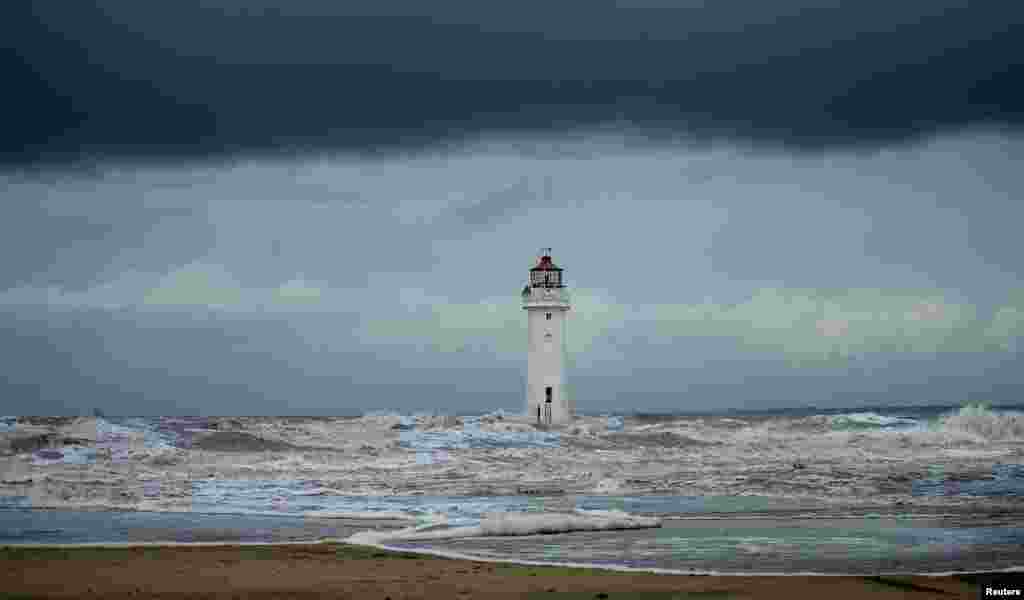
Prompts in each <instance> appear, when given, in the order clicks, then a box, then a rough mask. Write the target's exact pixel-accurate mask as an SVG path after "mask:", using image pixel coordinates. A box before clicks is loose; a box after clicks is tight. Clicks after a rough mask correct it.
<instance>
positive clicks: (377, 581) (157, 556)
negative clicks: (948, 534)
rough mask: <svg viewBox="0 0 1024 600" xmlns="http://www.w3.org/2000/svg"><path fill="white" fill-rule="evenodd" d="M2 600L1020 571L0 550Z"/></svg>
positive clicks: (745, 592)
mask: <svg viewBox="0 0 1024 600" xmlns="http://www.w3.org/2000/svg"><path fill="white" fill-rule="evenodd" d="M0 558H2V560H0V562H2V563H3V565H4V568H3V570H2V571H0V589H2V590H4V592H3V597H4V598H111V599H119V598H164V599H174V598H352V599H357V598H358V599H362V598H368V599H369V598H377V599H381V600H385V599H387V598H391V599H392V600H415V599H423V600H441V599H444V600H450V599H459V600H468V599H471V598H508V599H512V598H516V599H519V598H574V599H583V598H587V599H591V598H595V599H604V598H608V599H610V600H614V599H617V598H622V599H625V598H641V599H649V600H654V599H660V600H668V599H672V598H693V597H699V598H793V599H798V598H800V599H802V598H807V599H810V598H821V597H829V598H833V599H836V600H840V599H854V598H864V597H868V596H870V597H872V598H965V599H966V598H976V597H978V589H979V586H981V585H984V584H986V582H992V581H998V582H1000V584H1002V585H1016V586H1017V587H1018V588H1019V587H1020V586H1022V585H1024V575H1022V574H1019V573H1018V574H1005V573H1003V574H992V575H985V574H980V575H956V576H944V577H925V576H900V577H885V576H883V577H812V576H790V577H742V576H739V577H715V576H686V575H657V574H639V573H621V572H613V571H599V570H589V569H573V568H565V567H535V566H524V565H508V564H500V563H488V562H481V561H466V560H452V559H444V558H437V557H431V556H423V555H417V554H412V553H396V552H385V551H381V550H377V549H372V548H365V547H359V546H348V545H339V544H329V543H325V544H309V545H286V546H271V545H241V546H198V547H197V546H191V547H190V546H149V547H132V548H92V547H79V548H24V547H22V548H15V547H3V548H2V549H0Z"/></svg>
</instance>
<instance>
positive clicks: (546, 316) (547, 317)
mask: <svg viewBox="0 0 1024 600" xmlns="http://www.w3.org/2000/svg"><path fill="white" fill-rule="evenodd" d="M544 318H545V319H547V320H548V321H550V320H551V313H548V314H546V315H544Z"/></svg>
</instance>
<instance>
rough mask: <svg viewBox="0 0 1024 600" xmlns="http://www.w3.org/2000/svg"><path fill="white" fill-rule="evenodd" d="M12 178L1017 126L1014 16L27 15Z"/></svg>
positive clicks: (275, 9)
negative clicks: (361, 155)
mask: <svg viewBox="0 0 1024 600" xmlns="http://www.w3.org/2000/svg"><path fill="white" fill-rule="evenodd" d="M6 13H7V14H6V16H5V21H6V24H7V25H8V31H7V34H6V35H5V38H6V39H8V41H9V44H10V46H11V47H12V49H13V52H11V53H8V54H6V55H5V58H4V61H5V62H4V72H5V74H6V84H7V85H6V86H5V87H6V88H7V89H8V90H13V97H9V98H8V100H9V102H10V104H9V108H8V115H10V116H12V117H14V118H11V119H10V121H9V123H8V126H7V127H5V136H4V140H3V142H2V146H0V162H3V163H6V164H7V165H8V166H16V165H26V164H41V163H53V162H67V161H77V160H81V159H99V160H102V159H104V158H105V157H106V158H119V159H133V160H139V159H150V160H160V161H165V162H167V161H175V160H178V159H181V158H187V159H193V160H194V159H203V160H205V159H208V158H211V157H224V156H234V155H239V154H244V155H274V154H286V155H292V154H294V153H296V152H299V153H303V152H315V151H323V150H355V151H360V152H372V151H384V150H386V151H389V152H395V151H400V150H404V149H417V148H422V147H426V146H431V145H434V144H438V143H446V142H451V141H459V140H463V139H467V138H475V137H476V136H478V135H480V134H495V133H538V132H565V131H570V130H573V129H574V128H590V127H593V126H598V125H602V124H608V123H620V124H623V125H624V126H628V127H633V128H636V129H637V130H638V131H641V132H643V133H644V135H646V136H649V137H653V138H664V137H666V136H670V137H671V136H674V135H686V136H689V137H692V138H696V139H716V138H723V139H730V140H745V141H753V142H757V143H764V144H769V145H782V146H788V147H791V148H800V149H820V148H825V147H837V146H846V147H850V146H854V147H859V146H869V147H876V146H878V145H884V144H891V143H900V142H905V141H907V140H914V139H919V138H921V137H927V136H929V135H933V134H935V133H941V132H946V131H949V130H954V129H960V128H963V127H965V126H972V125H979V124H989V125H993V126H1010V127H1017V126H1019V125H1020V123H1021V116H1022V114H1024V113H1022V94H1021V88H1020V84H1019V81H1020V80H1022V77H1021V75H1022V74H1021V69H1022V67H1024V65H1022V64H1021V62H1020V61H1019V59H1018V58H1017V57H1018V56H1019V51H1018V48H1017V46H1018V42H1017V40H1018V39H1019V38H1020V37H1021V33H1022V32H1021V27H1022V24H1024V8H1022V7H1020V6H1019V5H1018V4H1016V3H986V4H984V5H978V4H977V3H974V4H972V5H968V3H967V2H966V1H960V0H938V1H932V2H927V3H925V2H909V3H898V4H895V5H894V4H893V3H891V2H882V1H880V0H879V1H873V0H872V1H860V2H839V1H835V2H828V3H824V4H823V3H821V2H811V1H809V0H786V1H784V2H771V3H758V4H757V5H756V6H755V5H752V4H751V3H749V2H740V1H738V0H737V1H727V2H714V3H703V2H686V3H674V4H671V5H669V4H667V3H657V2H641V1H639V0H637V1H632V2H622V1H613V0H597V1H595V0H588V1H586V2H582V1H580V2H577V1H573V2H562V3H559V4H558V6H552V5H551V4H550V3H542V2H540V1H527V2H517V3H515V4H510V5H508V6H505V7H495V6H492V5H488V6H487V7H486V9H484V8H483V6H482V5H480V4H478V3H472V2H465V1H462V0H444V1H441V2H430V3H419V2H385V3H379V2H344V3H338V2H327V1H323V0H295V1H293V2H288V3H282V2H258V3H251V2H247V3H240V2H236V1H234V0H217V1H215V2H197V1H195V0H191V1H189V0H185V1H181V2H174V3H164V4H161V5H159V6H153V5H148V4H147V5H142V4H139V3H135V2H130V1H127V0H104V1H102V2H98V3H71V4H69V3H66V2H58V1H54V0H35V1H33V2H29V3H18V4H16V5H14V6H12V7H8V8H7V11H6Z"/></svg>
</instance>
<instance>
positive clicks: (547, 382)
mask: <svg viewBox="0 0 1024 600" xmlns="http://www.w3.org/2000/svg"><path fill="white" fill-rule="evenodd" d="M522 296H523V309H525V310H526V314H527V330H528V334H527V338H528V342H529V346H528V354H527V365H526V414H527V416H529V417H531V418H533V419H536V420H537V422H538V423H541V424H544V425H553V424H565V423H568V422H570V421H571V420H572V418H573V414H574V409H575V407H574V405H573V402H572V400H571V398H570V396H569V391H568V387H567V385H566V381H565V363H566V358H567V356H566V355H567V351H566V347H565V324H566V316H567V315H568V312H569V294H568V291H567V290H566V287H565V280H564V279H563V277H562V269H560V268H558V267H557V266H555V263H554V262H553V261H552V260H551V248H545V249H544V250H542V251H541V255H540V257H539V258H538V260H537V265H536V266H535V267H533V268H532V269H530V281H529V283H528V284H527V285H526V287H524V288H523V293H522Z"/></svg>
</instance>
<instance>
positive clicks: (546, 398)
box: [544, 385, 551, 404]
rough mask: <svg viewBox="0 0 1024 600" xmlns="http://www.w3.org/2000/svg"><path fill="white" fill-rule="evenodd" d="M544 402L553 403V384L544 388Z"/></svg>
mask: <svg viewBox="0 0 1024 600" xmlns="http://www.w3.org/2000/svg"><path fill="white" fill-rule="evenodd" d="M544 402H547V403H548V404H551V386H550V385H549V386H547V387H546V388H544Z"/></svg>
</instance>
